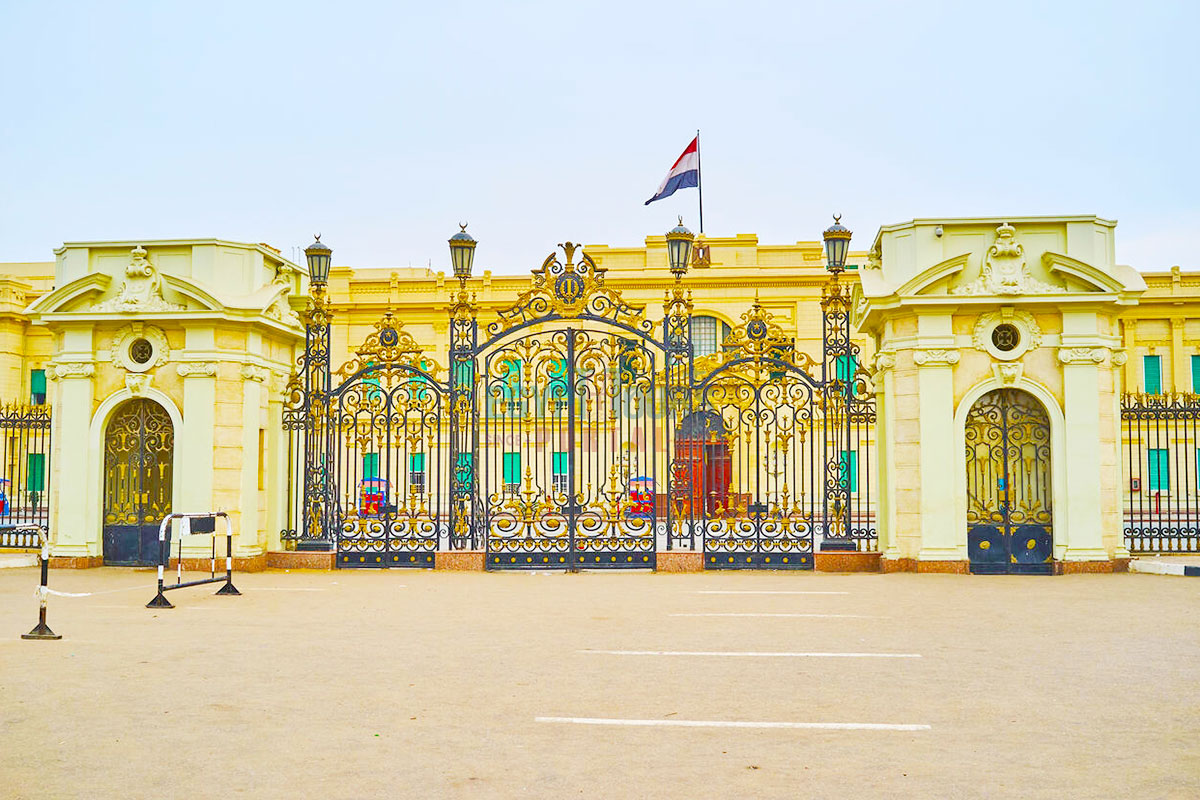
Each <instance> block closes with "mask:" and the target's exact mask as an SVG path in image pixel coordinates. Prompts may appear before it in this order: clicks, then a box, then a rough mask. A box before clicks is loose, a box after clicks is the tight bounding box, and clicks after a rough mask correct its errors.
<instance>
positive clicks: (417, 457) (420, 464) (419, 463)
mask: <svg viewBox="0 0 1200 800" xmlns="http://www.w3.org/2000/svg"><path fill="white" fill-rule="evenodd" d="M408 471H409V472H424V471H425V454H424V453H413V454H412V455H410V456H409V457H408Z"/></svg>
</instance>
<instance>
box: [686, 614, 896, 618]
mask: <svg viewBox="0 0 1200 800" xmlns="http://www.w3.org/2000/svg"><path fill="white" fill-rule="evenodd" d="M667 616H797V618H799V616H805V618H812V619H886V618H883V616H870V615H868V614H742V613H724V614H667Z"/></svg>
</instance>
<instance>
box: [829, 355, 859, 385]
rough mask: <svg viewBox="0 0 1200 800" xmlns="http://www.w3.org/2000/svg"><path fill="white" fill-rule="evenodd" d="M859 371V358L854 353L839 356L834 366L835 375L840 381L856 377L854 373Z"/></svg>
mask: <svg viewBox="0 0 1200 800" xmlns="http://www.w3.org/2000/svg"><path fill="white" fill-rule="evenodd" d="M856 372H858V359H856V358H855V357H854V356H853V355H844V356H838V357H837V362H836V364H835V366H834V376H835V377H836V378H837V379H838V380H839V381H850V380H853V379H854V373H856Z"/></svg>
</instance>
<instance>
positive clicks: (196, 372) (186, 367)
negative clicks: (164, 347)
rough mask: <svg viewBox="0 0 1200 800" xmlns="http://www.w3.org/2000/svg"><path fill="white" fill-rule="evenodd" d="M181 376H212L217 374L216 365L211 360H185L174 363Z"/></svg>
mask: <svg viewBox="0 0 1200 800" xmlns="http://www.w3.org/2000/svg"><path fill="white" fill-rule="evenodd" d="M175 371H176V372H177V373H179V377H181V378H212V377H215V376H216V374H217V365H216V363H215V362H212V361H185V362H183V363H182V364H176V365H175Z"/></svg>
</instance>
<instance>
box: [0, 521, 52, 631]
mask: <svg viewBox="0 0 1200 800" xmlns="http://www.w3.org/2000/svg"><path fill="white" fill-rule="evenodd" d="M34 549H36V550H37V551H38V561H39V562H41V567H42V580H41V583H40V584H39V585H38V593H37V594H38V624H37V626H36V627H34V629H33V630H31V631H30V632H29V633H23V634H21V638H22V639H61V638H62V634H60V633H55V632H54V631H52V630H50V626H49V625H47V624H46V595H48V594H49V593H50V592H49V589H47V588H46V587H47V584H48V583H49V581H50V536H49V534H48V533H47V532H46V528H45V527H44V526H42V525H34V524H29V523H27V524H24V525H4V526H0V550H34Z"/></svg>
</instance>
